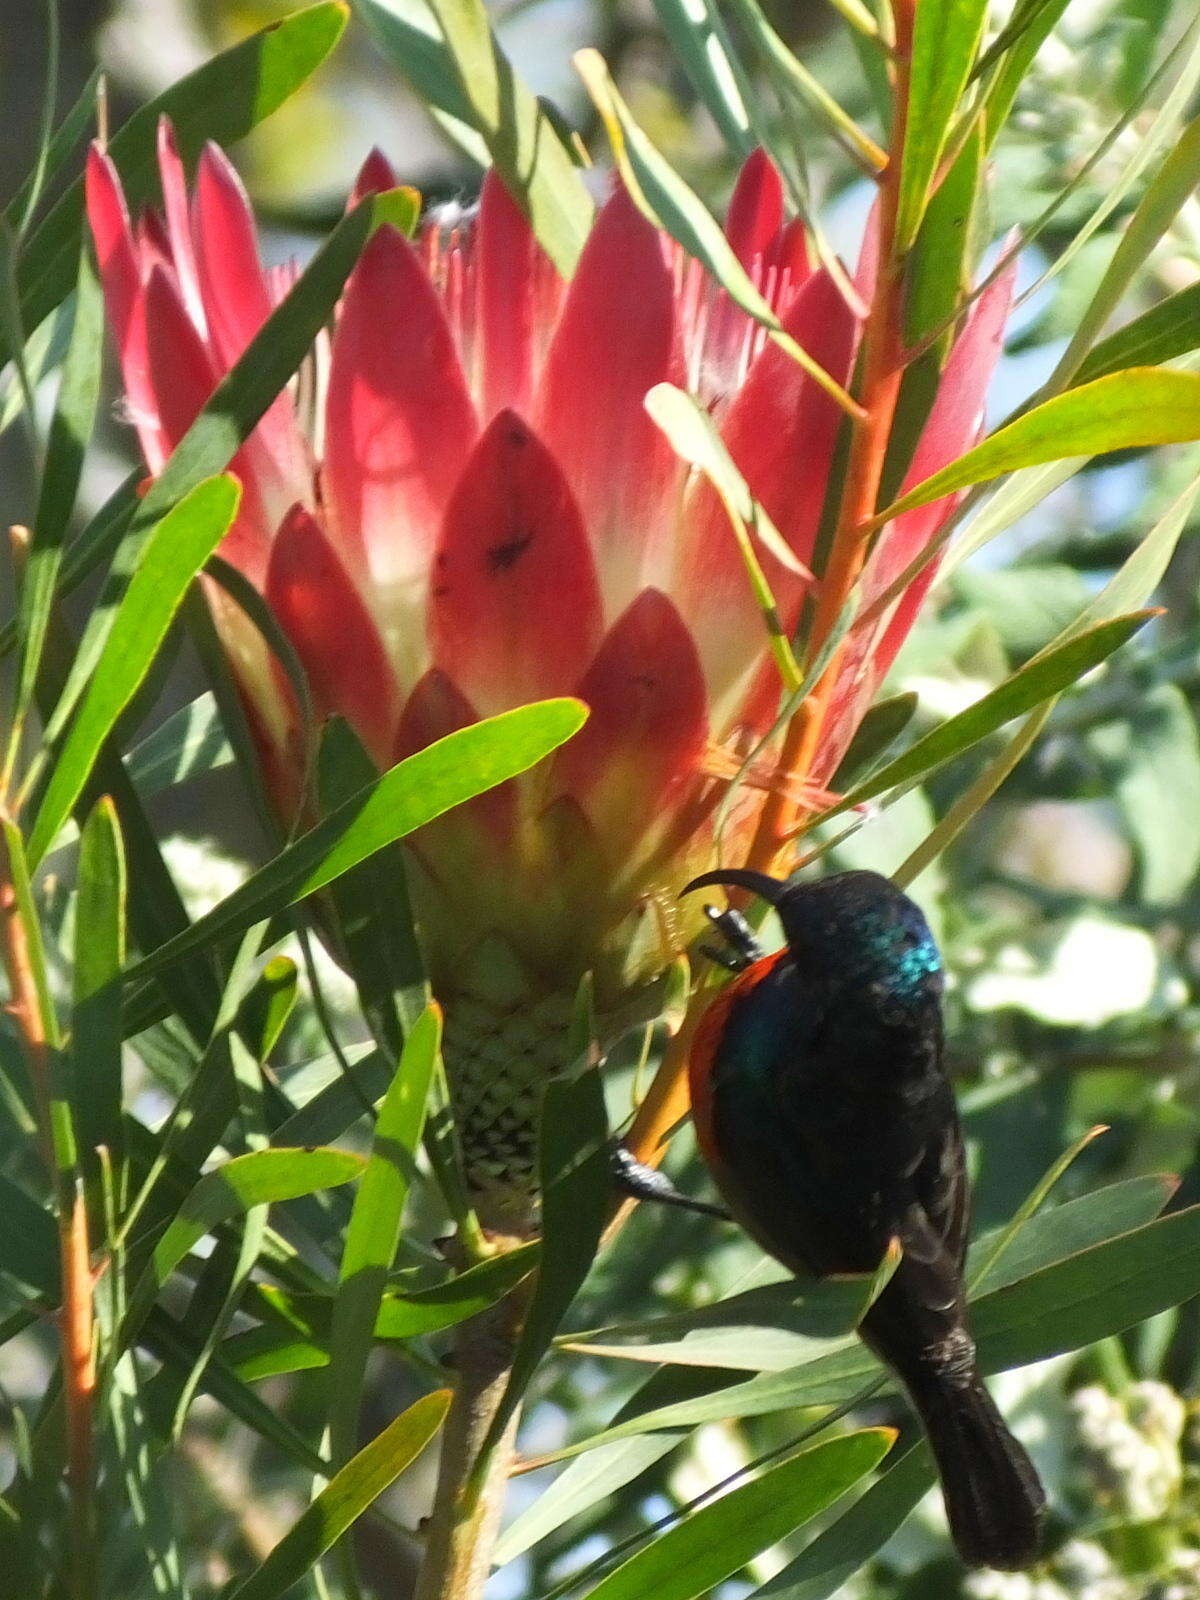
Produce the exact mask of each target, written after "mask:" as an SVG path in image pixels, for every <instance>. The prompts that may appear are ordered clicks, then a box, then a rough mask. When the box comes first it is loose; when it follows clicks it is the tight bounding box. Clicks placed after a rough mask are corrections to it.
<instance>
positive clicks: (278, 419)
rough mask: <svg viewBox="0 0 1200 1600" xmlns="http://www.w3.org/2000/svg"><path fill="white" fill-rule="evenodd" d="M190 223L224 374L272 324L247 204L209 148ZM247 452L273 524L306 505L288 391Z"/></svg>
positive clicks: (233, 175) (229, 169)
mask: <svg viewBox="0 0 1200 1600" xmlns="http://www.w3.org/2000/svg"><path fill="white" fill-rule="evenodd" d="M194 220H195V229H196V238H197V246H198V268H199V273H200V291H201V294H202V296H203V300H204V312H205V316H206V318H207V322H208V331H209V339H210V343H211V346H212V349H213V353H214V355H215V357H216V360H217V363H218V366H219V367H220V370H221V371H222V372H225V371H227V370H228V369H229V368H230V367H232V366H233V365H234V363H235V362H237V361H238V360H240V358H241V357H242V355H243V354H244V353H245V350H246V346H247V345H248V344H249V343H250V341H251V340H252V339H253V338H254V337H255V336H256V334H257V333H258V332H259V330H260V329H261V328H262V325H263V323H264V322H265V321H266V320H267V318H268V317H269V316H270V314H271V310H272V301H271V293H270V289H269V288H268V285H267V280H266V276H265V274H264V273H263V270H262V267H261V266H260V264H259V259H258V233H257V230H256V228H255V225H254V215H253V213H252V211H251V209H250V201H249V199H248V198H247V195H246V191H245V189H244V188H243V187H242V181H241V179H240V178H239V177H238V175H237V172H236V171H235V169H234V167H233V165H232V164H231V162H230V161H229V160H228V158H227V157H226V156H225V154H224V152H223V151H222V150H221V149H219V148H218V146H216V145H215V144H212V143H211V142H210V143H209V144H207V145H206V146H205V148H204V151H203V153H202V155H201V157H200V165H199V168H198V170H197V174H196V198H195V204H194ZM247 452H248V454H247V459H248V460H250V461H252V462H253V468H254V475H255V477H256V479H257V480H258V481H259V486H260V488H261V490H262V492H263V494H264V497H265V499H266V500H267V501H268V503H269V504H270V505H271V506H272V507H273V508H274V516H275V518H276V519H278V517H279V516H280V515H282V513H283V510H284V508H285V507H286V506H288V505H290V504H291V502H292V501H293V500H295V499H297V498H298V497H304V498H307V497H308V494H309V487H308V481H307V480H308V476H309V468H308V463H307V459H306V451H305V448H304V444H303V441H302V440H301V438H300V435H299V431H298V428H297V425H296V414H295V407H294V405H293V403H292V398H291V396H290V394H289V393H288V392H287V390H286V389H285V390H284V391H283V392H282V393H281V394H279V395H277V396H276V398H275V399H274V400H273V401H272V402H271V405H270V407H269V408H268V410H267V413H266V415H265V416H264V417H263V418H262V420H261V422H260V423H259V424H258V426H257V428H256V429H255V430H254V434H253V438H252V440H251V442H250V443H249V445H248V446H247Z"/></svg>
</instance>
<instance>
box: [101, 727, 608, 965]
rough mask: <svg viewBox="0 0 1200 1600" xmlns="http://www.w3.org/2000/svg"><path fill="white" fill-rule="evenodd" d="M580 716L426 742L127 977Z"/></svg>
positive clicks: (444, 799)
mask: <svg viewBox="0 0 1200 1600" xmlns="http://www.w3.org/2000/svg"><path fill="white" fill-rule="evenodd" d="M585 716H586V711H585V709H584V707H583V706H582V705H581V704H580V702H579V701H578V700H545V701H542V702H540V703H539V704H536V705H532V706H521V707H519V708H518V709H517V710H515V711H506V712H503V713H501V715H500V716H497V717H491V718H489V719H487V720H486V721H484V722H477V723H473V724H472V725H471V726H470V727H469V728H463V729H461V730H460V731H459V732H457V733H452V734H449V735H447V737H446V738H444V739H439V740H438V741H437V743H436V744H432V745H428V746H427V747H426V748H425V749H424V750H420V751H418V752H417V754H416V755H413V756H410V757H409V758H408V760H407V761H402V762H400V763H399V764H398V765H397V766H395V767H392V768H391V770H390V771H388V772H385V773H384V774H383V775H382V777H380V778H379V779H377V780H376V782H375V783H373V784H369V785H368V786H367V787H366V788H364V789H363V790H361V791H360V793H359V794H358V795H357V796H356V797H355V798H354V799H352V800H348V801H346V802H345V803H344V804H343V805H342V806H340V807H339V808H338V810H337V811H335V812H334V813H333V815H332V816H329V817H326V818H325V819H324V820H323V821H322V822H319V823H318V824H317V826H316V827H315V828H313V829H311V830H310V831H309V832H308V833H305V834H302V835H301V837H300V838H299V839H297V840H296V841H295V843H294V844H291V845H289V846H288V847H287V849H286V850H284V851H282V852H281V853H280V854H279V855H277V856H276V857H275V859H274V860H273V861H271V862H269V863H268V864H267V865H266V866H265V867H262V868H261V869H260V870H259V871H258V872H256V873H255V874H254V875H253V876H252V877H251V878H249V879H248V880H247V881H246V882H245V883H244V884H242V885H241V886H240V888H238V889H235V890H234V892H233V893H232V894H231V895H229V896H228V897H227V898H226V899H225V900H223V901H222V902H221V903H220V905H218V906H216V907H215V908H214V909H213V910H212V911H210V912H209V913H208V915H207V916H204V917H201V918H200V919H199V921H197V922H195V923H193V924H192V926H191V927H190V928H189V929H188V931H187V932H186V933H183V934H181V935H180V936H179V937H178V938H176V939H172V940H170V941H169V942H168V943H167V944H165V945H163V946H162V948H161V949H159V950H156V951H155V952H154V953H153V955H150V956H148V957H146V959H145V960H144V961H142V962H140V963H139V964H138V966H136V967H135V968H134V969H133V971H132V973H131V974H130V975H129V976H130V978H131V979H139V978H144V977H147V976H149V975H150V974H152V973H156V972H159V971H161V970H162V969H163V968H164V967H166V966H169V965H170V964H172V963H173V962H176V961H178V960H180V959H181V958H182V957H183V956H185V955H187V954H189V953H190V952H192V951H194V950H203V949H208V948H210V947H211V946H212V945H214V944H217V943H219V942H221V941H223V940H226V939H231V938H233V937H235V936H236V935H237V934H238V933H241V932H243V931H244V930H245V929H246V928H248V927H250V926H251V925H252V924H253V923H255V922H258V921H260V920H261V919H262V918H263V917H267V916H271V915H273V914H274V913H275V912H277V911H281V910H283V908H284V907H285V906H289V905H294V904H295V903H296V902H297V901H298V900H303V899H304V898H305V897H306V896H307V895H310V894H314V893H315V892H316V891H317V890H318V889H321V888H324V886H325V885H326V884H327V883H332V882H333V880H334V879H335V878H337V877H339V876H340V875H341V874H342V873H343V872H347V871H348V870H349V869H350V868H351V867H354V866H357V865H358V863H359V862H360V861H365V860H366V859H367V857H368V856H370V855H373V854H374V853H375V851H377V850H381V849H382V848H383V847H384V846H385V845H388V844H391V843H392V842H393V840H395V839H400V838H403V837H404V835H405V834H408V833H411V832H412V831H413V830H414V829H416V828H420V827H423V826H424V825H425V823H427V822H432V821H433V819H434V817H438V816H441V815H442V813H443V812H444V811H448V810H449V809H450V808H451V807H452V806H456V805H460V804H461V803H462V802H463V801H464V800H470V799H472V798H474V796H475V795H477V794H482V793H483V792H484V790H486V789H490V788H492V787H493V786H494V785H495V784H497V783H502V782H504V780H505V779H507V778H512V777H515V776H516V775H517V774H518V773H521V772H524V771H526V770H527V769H528V768H529V767H531V766H534V765H535V764H536V763H537V762H538V761H540V760H541V759H542V758H543V757H544V756H547V755H549V753H550V752H551V751H552V750H556V749H557V748H558V746H559V745H560V744H562V743H564V742H565V741H566V740H567V739H569V738H570V737H571V735H572V734H574V733H576V732H577V731H578V730H579V728H581V727H582V726H583V722H584V718H585Z"/></svg>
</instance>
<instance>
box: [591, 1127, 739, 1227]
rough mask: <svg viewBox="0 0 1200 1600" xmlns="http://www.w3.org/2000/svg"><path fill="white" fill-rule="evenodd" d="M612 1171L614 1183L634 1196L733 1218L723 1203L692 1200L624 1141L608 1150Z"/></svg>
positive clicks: (624, 1192)
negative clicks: (715, 1204) (648, 1164)
mask: <svg viewBox="0 0 1200 1600" xmlns="http://www.w3.org/2000/svg"><path fill="white" fill-rule="evenodd" d="M609 1172H610V1173H611V1175H612V1181H613V1186H614V1187H615V1188H617V1189H619V1190H620V1191H621V1193H622V1194H627V1195H630V1196H632V1198H633V1199H635V1200H654V1201H657V1202H658V1204H659V1205H664V1206H678V1207H679V1208H680V1210H682V1211H696V1212H698V1213H699V1214H700V1215H701V1216H702V1217H719V1218H720V1219H721V1220H722V1222H728V1221H729V1220H730V1217H729V1212H728V1211H726V1210H725V1208H724V1206H714V1205H710V1204H709V1203H708V1201H707V1200H692V1199H691V1198H690V1197H689V1196H688V1195H686V1194H680V1192H679V1190H678V1189H677V1188H676V1187H675V1185H674V1184H673V1183H672V1182H671V1180H670V1178H668V1177H667V1176H666V1174H665V1173H662V1172H659V1170H658V1168H657V1167H648V1166H647V1165H646V1163H645V1162H644V1161H639V1160H638V1159H637V1157H636V1156H635V1155H634V1154H633V1152H632V1151H631V1150H627V1149H626V1148H625V1146H624V1145H623V1144H615V1145H613V1147H612V1150H611V1152H610V1153H609Z"/></svg>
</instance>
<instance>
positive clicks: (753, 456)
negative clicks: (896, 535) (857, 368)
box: [672, 272, 858, 732]
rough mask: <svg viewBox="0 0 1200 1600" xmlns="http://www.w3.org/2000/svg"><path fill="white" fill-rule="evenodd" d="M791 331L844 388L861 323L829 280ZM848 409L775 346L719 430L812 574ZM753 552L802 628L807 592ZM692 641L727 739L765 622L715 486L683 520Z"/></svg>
mask: <svg viewBox="0 0 1200 1600" xmlns="http://www.w3.org/2000/svg"><path fill="white" fill-rule="evenodd" d="M785 326H786V328H787V331H788V333H790V334H791V335H792V337H793V338H794V339H796V340H797V342H798V343H799V344H801V345H803V347H804V348H805V349H806V350H807V351H808V352H809V354H810V355H811V356H812V357H813V359H814V360H816V361H817V362H818V363H819V364H820V365H821V366H822V367H823V368H824V369H825V371H826V372H828V373H830V374H831V376H833V377H835V378H836V379H837V380H838V381H839V382H845V381H846V379H847V378H848V376H849V373H850V369H851V366H852V364H853V360H854V350H855V346H856V343H857V339H858V323H857V320H856V318H855V317H854V316H853V314H852V313H851V312H850V310H849V308H848V307H847V305H846V302H845V300H844V298H843V297H842V295H841V293H840V292H839V290H838V288H837V285H836V284H835V283H834V282H833V280H832V279H831V278H830V276H829V274H828V273H826V272H817V273H815V274H814V275H813V276H812V277H811V278H810V279H809V281H808V283H807V284H806V285H805V287H804V289H803V290H802V291H801V293H800V295H799V296H798V297H797V298H796V300H795V302H794V303H793V305H792V307H791V310H790V312H789V314H788V317H787V321H786V323H785ZM841 420H842V413H841V412H840V411H839V409H838V407H837V406H836V405H835V403H834V402H833V401H832V400H831V399H830V398H829V396H828V395H827V394H826V393H825V392H824V390H823V389H821V388H819V387H818V386H817V384H815V383H814V382H813V380H812V379H811V378H810V377H809V376H808V375H807V373H805V371H804V369H803V367H801V366H800V365H799V363H798V362H796V361H794V360H793V359H792V357H791V356H789V355H788V354H787V353H786V352H785V351H783V350H781V349H780V348H779V347H778V346H777V345H775V344H768V345H766V346H765V348H764V349H763V351H762V353H761V354H760V355H759V357H758V360H757V361H756V362H755V364H754V366H753V368H752V369H751V372H750V375H749V377H748V378H747V380H746V382H745V384H744V386H743V387H742V390H741V392H740V393H739V394H738V395H737V397H736V398H735V400H734V402H733V405H732V406H731V408H730V411H729V415H728V416H727V418H726V420H725V425H724V428H723V430H722V432H723V434H724V439H725V443H726V445H727V446H728V448H729V453H730V455H731V456H732V457H733V459H734V461H735V463H736V464H737V466H738V468H739V470H740V471H741V473H742V476H743V477H744V478H745V480H746V483H747V485H748V487H749V489H750V492H751V493H752V494H753V495H754V497H755V499H756V500H758V502H759V503H760V504H761V505H762V507H763V509H764V510H765V511H766V512H767V514H768V515H769V516H770V517H771V519H772V521H773V522H774V523H775V525H776V527H777V528H778V529H779V531H780V533H782V534H783V536H784V538H785V539H786V540H787V542H788V544H789V546H790V547H791V549H792V550H793V551H794V552H795V553H796V555H797V557H798V558H799V560H800V561H801V562H802V563H804V565H805V566H807V565H808V564H809V563H810V562H811V560H812V553H813V546H814V543H815V540H816V535H817V529H818V526H819V524H820V519H821V508H822V505H823V504H824V500H825V490H826V487H827V484H828V481H829V467H830V463H831V461H832V459H833V449H834V444H835V442H836V439H837V434H838V429H839V427H840V426H841ZM756 554H757V555H758V558H759V560H760V562H761V563H762V566H763V568H764V571H765V573H766V576H767V580H768V582H769V583H770V585H771V591H772V593H773V594H774V596H775V602H776V605H777V607H778V609H779V612H780V616H781V617H782V619H783V623H784V626H785V628H787V629H789V630H791V629H792V628H793V627H794V626H795V622H796V618H797V612H798V607H799V604H800V601H801V599H802V597H803V594H804V592H805V589H806V587H807V585H806V583H805V580H804V579H802V578H800V577H798V576H797V575H796V574H795V573H793V572H790V571H788V570H787V569H786V568H784V567H783V566H782V565H781V563H780V562H778V561H777V560H775V559H774V557H772V556H771V555H770V554H769V552H767V551H765V550H764V549H763V548H762V547H761V546H760V547H759V548H758V549H757V551H756ZM672 587H673V592H674V593H675V595H676V597H677V599H678V602H679V605H680V609H681V610H682V611H683V614H684V616H685V617H686V619H687V621H688V624H689V626H690V627H691V629H692V632H693V633H694V634H695V637H696V639H697V642H698V644H699V647H700V651H701V655H702V658H703V661H704V670H705V677H706V679H707V681H708V685H709V691H710V694H711V695H712V698H713V702H714V726H715V728H716V729H717V731H718V732H719V731H720V730H721V729H722V727H723V726H724V723H725V721H726V719H727V718H728V717H730V716H732V715H733V714H734V710H735V706H736V705H737V704H738V703H739V702H740V701H741V700H742V698H743V696H744V695H745V693H746V691H747V687H748V684H749V680H750V676H751V674H752V673H753V672H754V670H755V668H756V666H757V664H758V659H759V656H758V652H756V651H754V650H747V648H746V643H747V640H748V639H753V638H754V637H755V635H756V634H757V635H758V637H759V638H760V639H761V640H762V641H763V643H764V644H765V642H766V625H765V623H764V621H763V618H762V613H761V611H760V609H759V607H758V604H757V602H756V600H755V598H754V595H753V592H752V590H751V587H750V580H749V578H748V576H747V573H746V566H745V562H744V560H743V559H742V554H741V551H740V550H739V548H738V545H737V542H736V540H735V538H734V535H733V530H732V528H731V527H730V525H729V517H728V515H727V513H726V511H725V508H724V506H723V505H722V503H721V501H720V499H719V497H718V496H717V494H716V492H715V491H714V490H713V489H712V488H711V487H710V485H709V484H708V483H707V482H703V481H702V482H697V483H696V484H695V485H694V487H693V490H692V495H691V499H690V502H689V505H688V508H687V510H686V512H685V515H684V518H683V522H682V527H681V532H680V542H679V557H678V566H677V575H676V579H675V582H674V584H673V586H672Z"/></svg>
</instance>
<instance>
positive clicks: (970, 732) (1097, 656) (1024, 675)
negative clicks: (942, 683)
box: [824, 612, 1152, 817]
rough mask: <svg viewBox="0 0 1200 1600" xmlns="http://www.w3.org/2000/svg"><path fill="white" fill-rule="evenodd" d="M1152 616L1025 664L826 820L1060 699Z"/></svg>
mask: <svg viewBox="0 0 1200 1600" xmlns="http://www.w3.org/2000/svg"><path fill="white" fill-rule="evenodd" d="M1151 615H1152V613H1149V612H1134V613H1133V615H1131V616H1127V617H1117V618H1115V619H1113V620H1112V621H1109V622H1102V623H1099V624H1097V625H1096V626H1094V627H1091V628H1088V629H1086V630H1085V631H1084V632H1083V633H1080V634H1077V635H1075V636H1073V637H1071V638H1069V639H1067V640H1066V641H1065V642H1063V643H1061V644H1058V645H1054V646H1051V647H1050V648H1049V649H1047V650H1045V651H1043V652H1042V654H1041V655H1039V656H1035V657H1034V658H1033V660H1032V661H1028V662H1026V664H1025V665H1024V666H1023V667H1021V668H1020V669H1019V670H1018V671H1017V672H1014V673H1013V675H1012V677H1011V678H1008V679H1006V680H1005V682H1004V683H1002V684H1000V686H999V687H998V688H996V689H993V690H991V692H990V693H988V694H985V695H983V696H982V697H981V698H980V699H978V700H976V702H975V704H974V705H972V706H968V707H967V709H966V710H965V711H960V712H959V713H958V714H957V716H953V717H948V718H947V719H946V721H945V722H943V723H942V724H941V725H940V727H937V728H934V729H932V730H931V731H930V732H929V733H927V734H926V735H925V736H924V738H921V739H918V740H917V742H916V743H915V744H914V745H911V746H910V747H909V748H908V749H907V750H905V751H904V752H903V753H902V754H901V755H898V756H897V757H896V758H895V760H893V761H889V762H888V764H887V765H886V766H885V767H881V768H880V770H879V771H878V772H876V773H874V774H873V775H872V776H871V777H870V778H867V779H866V780H865V781H864V782H863V783H860V784H859V785H858V787H857V788H856V789H852V790H851V792H850V793H849V794H848V795H845V796H844V797H843V798H842V799H841V800H840V801H839V802H838V804H837V805H836V806H834V807H833V808H832V809H831V810H830V811H828V812H826V813H824V815H825V816H826V817H830V816H837V815H838V814H839V813H840V812H842V811H847V810H849V809H850V808H851V807H853V806H856V805H861V803H862V802H863V801H864V800H871V799H873V798H874V797H875V796H876V795H878V794H883V793H884V791H885V790H888V789H894V788H896V787H897V786H898V785H899V784H902V783H911V782H912V781H914V780H915V779H917V778H919V777H921V776H922V775H923V774H924V773H926V772H930V771H932V770H933V768H934V767H938V766H941V764H942V763H943V762H945V761H949V760H950V759H951V758H952V757H954V756H956V755H959V754H961V753H962V751H964V750H966V749H969V748H970V747H971V746H972V745H974V744H977V743H978V742H979V740H980V739H983V738H986V737H987V735H988V734H991V733H995V732H996V730H997V729H998V728H1002V727H1003V726H1004V724H1005V723H1006V722H1010V721H1011V720H1012V719H1013V718H1014V717H1019V716H1021V715H1023V714H1024V713H1025V712H1027V711H1030V710H1032V709H1034V708H1035V707H1036V706H1039V705H1040V704H1041V703H1042V702H1043V701H1045V700H1049V699H1051V698H1053V696H1055V695H1057V694H1061V693H1062V691H1063V690H1064V689H1067V688H1069V687H1070V685H1071V684H1073V683H1074V682H1075V681H1076V679H1078V678H1080V677H1081V676H1082V675H1083V674H1084V673H1085V672H1088V671H1090V670H1091V668H1092V667H1094V666H1096V665H1097V663H1098V662H1101V661H1103V660H1104V659H1105V658H1106V657H1107V656H1110V655H1111V654H1112V652H1113V651H1114V650H1117V649H1119V648H1120V647H1121V645H1123V644H1124V643H1125V642H1126V640H1127V639H1130V638H1131V637H1132V636H1133V635H1134V634H1135V633H1136V632H1137V631H1138V629H1139V628H1142V627H1144V626H1145V624H1146V623H1147V622H1148V621H1149V620H1150V616H1151Z"/></svg>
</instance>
